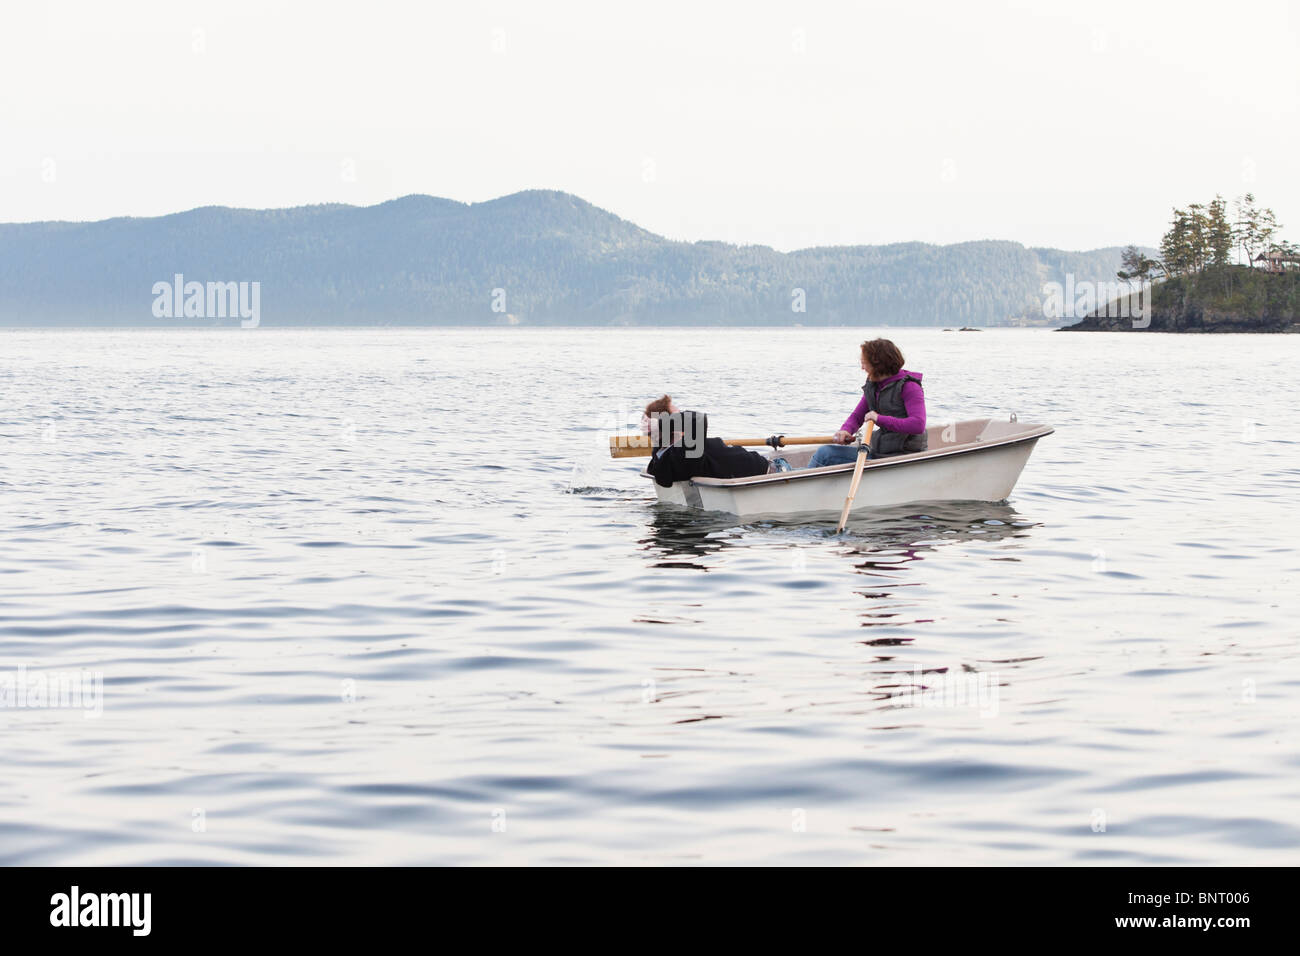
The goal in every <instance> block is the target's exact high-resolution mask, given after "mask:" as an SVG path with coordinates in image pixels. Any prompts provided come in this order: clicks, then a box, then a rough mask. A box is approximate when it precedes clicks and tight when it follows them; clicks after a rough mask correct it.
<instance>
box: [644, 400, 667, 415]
mask: <svg viewBox="0 0 1300 956" xmlns="http://www.w3.org/2000/svg"><path fill="white" fill-rule="evenodd" d="M672 403H673V398H672V396H671V395H660V396H659V397H658V398H656V399H655V400H654V401H653V402H651V403H650V404H649V405H647V406H646V407H645V413H646V415H647V416H651V417H653V416H654V415H658V414H659V413H660V412H666V411H668V406H669V405H671V404H672Z"/></svg>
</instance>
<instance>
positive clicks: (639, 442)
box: [609, 435, 835, 458]
mask: <svg viewBox="0 0 1300 956" xmlns="http://www.w3.org/2000/svg"><path fill="white" fill-rule="evenodd" d="M723 442H724V443H725V444H728V445H772V444H773V443H774V442H775V444H774V447H776V448H784V447H785V446H786V445H833V444H834V443H835V436H834V435H804V436H791V435H773V436H771V437H770V438H724V439H723ZM652 451H654V447H653V446H652V445H651V444H650V436H649V435H611V436H610V439H609V456H610V457H611V458H648V457H649V456H650V453H651V452H652Z"/></svg>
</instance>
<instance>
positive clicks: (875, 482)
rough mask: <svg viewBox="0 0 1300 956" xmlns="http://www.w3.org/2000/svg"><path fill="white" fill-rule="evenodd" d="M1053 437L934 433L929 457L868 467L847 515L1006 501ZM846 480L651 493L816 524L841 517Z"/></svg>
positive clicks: (743, 482) (703, 485) (836, 476)
mask: <svg viewBox="0 0 1300 956" xmlns="http://www.w3.org/2000/svg"><path fill="white" fill-rule="evenodd" d="M1051 432H1052V429H1051V428H1048V427H1046V426H1041V425H1020V424H1018V423H1016V422H1014V421H1013V422H1000V423H994V422H991V421H990V420H988V419H976V420H972V421H966V422H958V423H956V424H955V425H948V426H935V427H934V428H932V429H930V438H931V441H930V449H929V450H927V451H925V452H920V453H917V454H912V455H899V456H895V457H892V458H883V459H880V460H878V461H871V462H868V463H867V465H866V467H865V468H864V469H863V471H862V482H861V485H860V486H859V488H858V493H857V495H856V497H855V498H854V502H853V512H854V513H856V512H860V511H868V510H870V509H873V508H882V507H891V506H897V505H903V504H911V503H913V502H925V501H1005V500H1006V499H1007V498H1009V497H1010V496H1011V493H1012V490H1013V489H1014V488H1015V485H1016V482H1017V481H1018V480H1019V478H1020V474H1021V472H1022V471H1023V470H1024V467H1025V464H1026V462H1028V460H1029V456H1030V455H1031V454H1032V452H1033V449H1034V446H1035V445H1036V444H1037V442H1038V440H1039V439H1040V438H1042V437H1044V436H1045V435H1049V434H1051ZM811 454H812V450H811V449H809V450H806V451H803V452H802V453H799V452H792V453H787V454H786V457H787V458H789V459H792V463H796V464H803V463H806V462H807V460H808V458H809V457H810V456H811ZM793 459H799V461H797V462H795V461H793ZM852 475H853V465H852V463H850V464H846V465H838V466H833V467H830V468H817V469H800V470H796V471H792V472H782V473H779V474H772V475H764V476H758V477H754V478H731V479H721V478H696V479H693V480H691V481H680V482H674V483H673V484H672V485H671V486H669V487H667V488H665V487H663V486H661V485H658V484H656V485H655V490H656V492H657V493H658V496H659V500H660V501H661V502H663V503H664V504H673V505H678V506H683V507H689V508H699V509H702V510H705V511H719V512H726V513H728V514H732V515H736V516H737V517H739V518H741V519H744V520H747V519H751V518H763V517H783V518H784V517H791V516H802V515H808V516H810V517H812V518H814V519H816V518H819V517H821V516H822V515H825V514H835V515H838V514H839V513H840V512H841V511H842V510H843V508H844V499H845V498H846V497H847V496H848V491H849V484H850V482H851V481H852ZM647 477H648V476H647Z"/></svg>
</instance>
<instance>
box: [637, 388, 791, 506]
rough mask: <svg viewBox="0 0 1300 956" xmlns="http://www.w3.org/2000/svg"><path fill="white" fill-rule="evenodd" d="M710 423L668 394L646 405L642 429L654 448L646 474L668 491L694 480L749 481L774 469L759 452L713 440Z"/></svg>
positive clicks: (701, 413) (699, 413)
mask: <svg viewBox="0 0 1300 956" xmlns="http://www.w3.org/2000/svg"><path fill="white" fill-rule="evenodd" d="M708 421H709V419H708V416H707V415H705V414H704V413H703V412H683V411H682V410H681V409H679V408H678V407H677V406H676V405H674V404H673V400H672V398H671V397H670V396H668V395H664V396H662V397H660V398H657V399H655V400H654V401H653V402H651V403H650V404H649V405H647V406H646V408H645V417H643V418H642V419H641V429H642V431H644V432H645V433H646V434H648V435H650V439H651V444H652V445H653V446H654V452H653V453H652V454H651V456H650V464H649V465H647V466H646V471H648V472H649V473H650V475H651V476H652V477H653V478H654V480H655V482H656V483H657V484H660V485H663V486H664V487H665V488H666V487H668V486H669V485H671V484H672V483H673V482H674V481H687V480H688V479H691V478H701V477H705V478H747V477H749V476H750V475H765V474H767V473H768V471H769V470H771V467H772V466H771V463H770V462H769V461H768V460H767V459H766V458H764V457H763V456H762V455H760V454H759V453H758V452H756V451H746V450H745V449H744V448H737V447H734V446H732V445H728V444H727V443H726V442H724V441H723V440H722V439H721V438H709V437H708V435H707V432H708Z"/></svg>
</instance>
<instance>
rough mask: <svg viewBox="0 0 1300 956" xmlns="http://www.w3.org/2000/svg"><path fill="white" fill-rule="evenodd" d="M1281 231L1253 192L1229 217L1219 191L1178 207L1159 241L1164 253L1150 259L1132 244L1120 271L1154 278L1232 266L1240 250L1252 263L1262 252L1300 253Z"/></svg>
mask: <svg viewBox="0 0 1300 956" xmlns="http://www.w3.org/2000/svg"><path fill="white" fill-rule="evenodd" d="M1280 230H1281V226H1280V225H1279V224H1278V222H1277V217H1276V216H1275V215H1274V213H1273V210H1271V209H1268V208H1267V207H1263V206H1260V205H1259V204H1258V203H1257V202H1256V201H1255V197H1254V195H1253V194H1251V193H1246V195H1244V196H1241V197H1239V198H1238V199H1236V200H1234V202H1233V212H1232V214H1231V216H1230V215H1229V212H1228V204H1227V203H1226V202H1225V201H1224V199H1223V197H1222V196H1219V195H1216V196H1215V197H1214V199H1213V200H1211V201H1210V202H1208V203H1192V204H1190V205H1189V206H1188V207H1187V208H1186V209H1178V208H1175V209H1174V211H1173V218H1172V221H1171V222H1170V226H1169V231H1168V232H1166V233H1165V234H1164V236H1163V237H1161V240H1160V258H1159V259H1152V258H1150V257H1148V256H1147V255H1146V254H1144V253H1143V252H1142V251H1141V250H1139V249H1138V248H1137V247H1136V246H1128V247H1127V248H1126V249H1125V250H1124V252H1123V254H1122V256H1121V260H1122V268H1121V270H1120V271H1119V272H1118V273H1117V275H1118V276H1119V278H1121V279H1126V280H1137V281H1155V280H1158V279H1167V278H1173V277H1175V276H1196V275H1199V274H1200V273H1202V272H1204V271H1205V270H1207V269H1210V268H1214V267H1219V266H1231V265H1234V264H1235V262H1234V260H1235V259H1236V258H1237V256H1238V254H1240V258H1241V259H1242V260H1243V263H1244V264H1245V265H1247V266H1249V265H1250V264H1251V263H1252V262H1253V261H1254V259H1255V257H1256V256H1257V255H1259V254H1261V253H1270V252H1280V253H1282V254H1284V255H1296V254H1298V253H1300V250H1297V248H1296V247H1295V246H1294V245H1292V244H1291V243H1289V242H1286V241H1283V240H1281V239H1279V238H1278V233H1279V231H1280Z"/></svg>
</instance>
